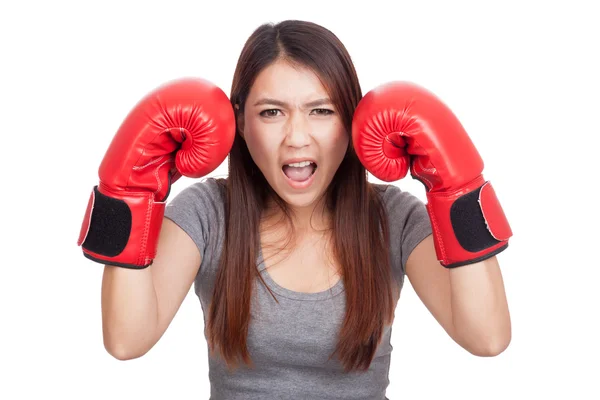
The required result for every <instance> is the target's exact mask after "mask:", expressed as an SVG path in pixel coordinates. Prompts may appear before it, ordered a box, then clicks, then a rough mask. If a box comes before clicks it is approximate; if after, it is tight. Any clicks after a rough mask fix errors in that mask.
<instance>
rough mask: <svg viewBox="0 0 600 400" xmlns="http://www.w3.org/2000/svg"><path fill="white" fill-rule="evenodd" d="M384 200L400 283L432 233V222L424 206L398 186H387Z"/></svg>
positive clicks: (392, 258)
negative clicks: (414, 254)
mask: <svg viewBox="0 0 600 400" xmlns="http://www.w3.org/2000/svg"><path fill="white" fill-rule="evenodd" d="M383 199H384V203H385V205H386V210H387V213H388V223H389V232H390V243H391V246H392V248H391V249H390V253H391V262H392V268H393V269H394V273H395V275H396V276H397V277H398V278H400V280H401V281H403V279H404V275H405V271H406V268H405V267H406V261H407V260H408V257H409V256H410V254H411V253H412V251H413V250H414V248H415V247H416V246H417V245H418V244H419V243H421V242H422V241H423V239H425V238H426V237H427V236H429V235H431V233H432V230H431V221H430V219H429V214H428V213H427V207H426V206H425V203H424V202H423V201H422V200H421V199H419V198H418V197H416V196H415V195H413V194H411V193H410V192H405V191H402V190H401V189H400V188H399V187H397V186H394V185H389V186H388V187H387V189H386V190H385V192H384V194H383Z"/></svg>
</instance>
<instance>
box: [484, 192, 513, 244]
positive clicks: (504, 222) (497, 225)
mask: <svg viewBox="0 0 600 400" xmlns="http://www.w3.org/2000/svg"><path fill="white" fill-rule="evenodd" d="M479 204H480V205H481V212H482V213H483V218H484V219H485V223H486V225H487V228H488V230H489V231H490V234H491V235H492V236H493V237H494V239H496V240H501V241H506V240H508V239H509V238H510V237H511V236H512V235H513V232H512V229H511V228H510V224H509V223H508V219H507V218H506V215H505V214H504V210H503V209H502V206H501V205H500V201H499V200H498V196H496V191H495V190H494V187H493V186H492V184H491V183H490V182H486V183H485V185H483V188H482V189H481V192H480V193H479Z"/></svg>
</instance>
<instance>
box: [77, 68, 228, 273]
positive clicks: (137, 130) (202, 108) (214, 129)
mask: <svg viewBox="0 0 600 400" xmlns="http://www.w3.org/2000/svg"><path fill="white" fill-rule="evenodd" d="M234 135H235V117H234V113H233V108H232V106H231V103H230V101H229V99H228V97H227V95H226V94H225V93H224V92H223V91H222V90H221V89H219V88H218V87H217V86H215V85H213V84H212V83H210V82H208V81H206V80H203V79H194V78H185V79H179V80H175V81H171V82H169V83H167V84H165V85H162V86H160V87H158V88H157V89H155V90H154V91H152V92H151V93H149V94H148V95H146V96H145V97H144V98H143V99H142V100H141V101H140V102H139V103H138V104H137V105H136V106H135V108H134V109H133V110H132V111H131V112H130V113H129V115H127V117H126V119H125V120H124V122H123V123H122V124H121V126H120V128H119V130H118V131H117V133H116V135H115V136H114V138H113V140H112V142H111V144H110V146H109V148H108V151H107V152H106V154H105V156H104V159H103V160H102V163H101V165H100V168H99V171H98V174H99V178H100V182H99V185H97V186H95V187H94V190H93V191H92V194H91V197H90V200H89V203H88V207H87V211H86V213H85V217H84V220H83V224H82V227H81V232H80V234H79V240H78V241H77V245H78V246H82V249H83V253H84V256H85V257H87V258H89V259H91V260H93V261H96V262H99V263H103V264H110V265H116V266H121V267H126V268H135V269H140V268H145V267H148V266H149V265H150V264H151V263H152V260H153V259H154V257H155V255H156V249H157V245H158V236H159V233H160V228H161V226H162V221H163V217H164V210H165V201H166V199H167V197H168V195H169V191H170V188H171V184H172V183H174V182H175V181H177V180H178V179H179V178H180V177H181V176H182V175H185V176H188V177H192V178H198V177H202V176H204V175H206V174H208V173H210V172H211V171H213V170H214V169H215V168H217V167H218V166H219V165H220V164H221V163H222V162H223V161H224V160H225V158H226V157H227V154H229V150H230V149H231V146H232V145H233V139H234Z"/></svg>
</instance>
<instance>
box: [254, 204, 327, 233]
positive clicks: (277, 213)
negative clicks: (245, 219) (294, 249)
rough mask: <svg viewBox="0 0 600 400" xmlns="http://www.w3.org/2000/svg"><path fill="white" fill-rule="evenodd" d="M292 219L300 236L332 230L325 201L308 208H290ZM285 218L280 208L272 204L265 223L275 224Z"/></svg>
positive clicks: (265, 217) (266, 214)
mask: <svg viewBox="0 0 600 400" xmlns="http://www.w3.org/2000/svg"><path fill="white" fill-rule="evenodd" d="M290 217H291V222H292V224H293V225H294V230H295V232H296V233H297V234H298V235H300V236H302V235H305V234H314V233H322V232H323V231H325V230H329V229H331V223H332V218H331V217H332V216H331V213H330V212H328V211H327V210H326V209H325V205H324V201H316V202H315V203H313V204H311V205H309V206H306V207H290ZM285 218H286V217H285V215H284V214H283V211H281V209H280V208H279V206H278V205H276V204H274V203H271V205H270V206H269V209H268V210H267V212H266V213H265V215H264V222H267V223H268V222H272V223H275V222H277V221H282V220H283V219H285Z"/></svg>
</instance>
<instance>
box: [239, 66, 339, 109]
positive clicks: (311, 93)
mask: <svg viewBox="0 0 600 400" xmlns="http://www.w3.org/2000/svg"><path fill="white" fill-rule="evenodd" d="M263 96H264V97H273V98H276V99H278V100H282V101H289V102H296V101H307V100H311V98H312V97H325V96H327V90H326V89H325V87H324V86H323V84H322V83H321V81H320V79H319V77H318V76H317V74H315V73H314V72H313V71H312V70H310V69H309V68H306V67H303V66H298V65H291V64H290V63H288V62H285V61H276V62H275V63H273V64H271V65H269V66H268V67H266V68H265V69H264V70H262V71H261V72H260V73H259V74H258V76H257V77H256V80H255V81H254V84H253V85H252V88H251V89H250V93H249V97H251V98H258V97H263Z"/></svg>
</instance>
